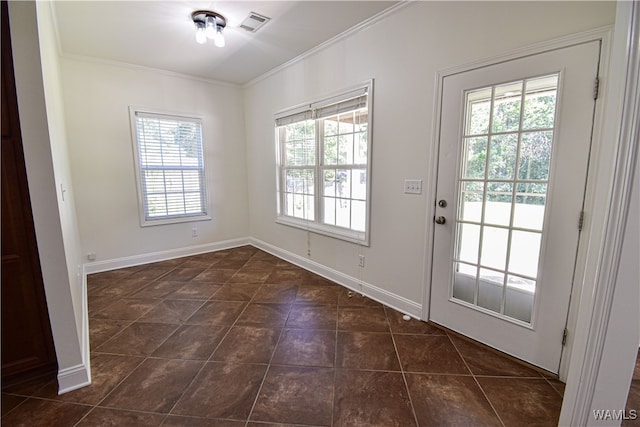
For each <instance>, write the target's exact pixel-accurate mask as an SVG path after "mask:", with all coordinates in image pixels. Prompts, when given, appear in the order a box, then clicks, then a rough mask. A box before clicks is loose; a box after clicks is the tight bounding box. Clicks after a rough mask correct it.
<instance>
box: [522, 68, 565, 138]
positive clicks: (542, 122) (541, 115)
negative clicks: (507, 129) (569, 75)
mask: <svg viewBox="0 0 640 427" xmlns="http://www.w3.org/2000/svg"><path fill="white" fill-rule="evenodd" d="M557 87H558V76H557V75H553V76H546V77H542V78H539V79H531V80H528V81H527V94H526V95H525V97H524V115H523V118H522V129H548V128H552V127H553V122H554V119H555V115H556V92H557Z"/></svg>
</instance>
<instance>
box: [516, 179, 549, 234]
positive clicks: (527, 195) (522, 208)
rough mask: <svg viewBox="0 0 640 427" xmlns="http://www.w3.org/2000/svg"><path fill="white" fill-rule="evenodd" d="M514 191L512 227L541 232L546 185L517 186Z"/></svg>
mask: <svg viewBox="0 0 640 427" xmlns="http://www.w3.org/2000/svg"><path fill="white" fill-rule="evenodd" d="M516 189H517V192H516V206H515V211H514V216H513V226H514V227H517V228H528V229H531V230H542V223H543V221H544V211H545V208H544V207H545V203H546V194H547V184H540V183H526V184H517V185H516Z"/></svg>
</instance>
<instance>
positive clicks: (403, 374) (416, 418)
mask: <svg viewBox="0 0 640 427" xmlns="http://www.w3.org/2000/svg"><path fill="white" fill-rule="evenodd" d="M383 312H384V316H385V318H386V319H387V326H389V333H390V335H391V341H392V342H393V348H394V350H395V352H396V357H397V358H398V364H399V365H400V372H401V374H402V381H403V382H404V388H405V390H407V397H408V398H409V405H410V406H411V412H412V414H413V419H414V421H415V422H416V427H418V426H419V425H420V423H419V422H418V414H417V413H416V408H415V406H414V405H413V399H412V398H411V391H410V390H409V383H407V377H406V375H405V372H404V366H403V365H402V360H401V359H400V352H399V351H398V346H397V344H396V339H395V337H394V336H393V329H392V328H391V322H390V321H389V313H387V309H386V308H385V306H384V305H383Z"/></svg>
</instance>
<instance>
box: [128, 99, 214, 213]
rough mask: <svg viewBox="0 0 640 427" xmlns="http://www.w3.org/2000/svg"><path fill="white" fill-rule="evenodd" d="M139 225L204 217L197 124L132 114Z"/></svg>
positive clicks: (185, 119) (187, 119) (195, 120)
mask: <svg viewBox="0 0 640 427" xmlns="http://www.w3.org/2000/svg"><path fill="white" fill-rule="evenodd" d="M131 116H132V128H133V129H134V140H135V144H134V145H135V147H134V152H135V154H136V155H135V157H136V169H137V175H138V176H137V178H138V190H139V196H140V208H141V212H140V219H141V223H142V225H157V224H163V223H168V222H181V221H188V220H194V219H201V218H203V217H204V218H208V217H207V200H206V191H205V170H204V159H203V150H202V129H201V120H200V119H198V118H193V117H184V116H174V115H169V114H158V113H153V112H147V111H140V110H136V109H132V111H131Z"/></svg>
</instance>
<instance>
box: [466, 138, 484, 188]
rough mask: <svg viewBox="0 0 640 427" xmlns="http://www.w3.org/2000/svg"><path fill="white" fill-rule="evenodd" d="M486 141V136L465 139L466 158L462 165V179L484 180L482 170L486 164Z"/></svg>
mask: <svg viewBox="0 0 640 427" xmlns="http://www.w3.org/2000/svg"><path fill="white" fill-rule="evenodd" d="M487 141H488V138H487V137H486V136H480V137H475V138H465V140H464V147H465V148H464V153H465V156H466V158H465V162H464V164H463V170H464V171H463V173H462V176H463V178H480V179H482V178H484V169H485V167H486V163H487Z"/></svg>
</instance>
